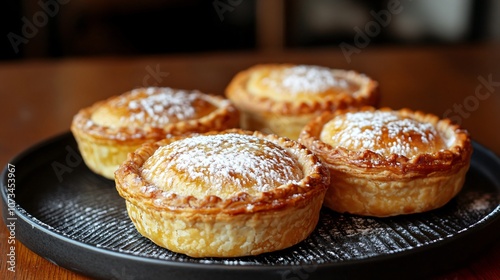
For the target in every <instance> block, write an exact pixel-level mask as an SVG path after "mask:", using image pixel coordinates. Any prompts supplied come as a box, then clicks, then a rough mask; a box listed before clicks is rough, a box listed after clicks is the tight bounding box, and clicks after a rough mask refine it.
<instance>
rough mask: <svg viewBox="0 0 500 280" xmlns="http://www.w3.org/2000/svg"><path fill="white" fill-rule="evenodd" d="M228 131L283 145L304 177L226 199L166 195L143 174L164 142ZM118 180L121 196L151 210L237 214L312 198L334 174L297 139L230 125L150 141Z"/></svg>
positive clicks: (130, 159) (119, 172) (118, 174)
mask: <svg viewBox="0 0 500 280" xmlns="http://www.w3.org/2000/svg"><path fill="white" fill-rule="evenodd" d="M228 133H237V134H245V135H252V136H256V137H259V138H263V139H267V140H269V141H271V142H273V143H274V144H277V145H278V146H281V147H282V148H284V149H285V150H287V152H289V153H291V154H292V155H293V156H294V157H297V159H298V160H299V163H300V164H301V167H302V170H303V172H304V176H303V178H302V179H301V180H300V181H298V182H292V181H291V182H289V183H287V184H284V185H281V186H279V187H276V188H274V189H272V190H270V191H265V192H260V193H259V194H262V195H261V196H260V197H259V196H255V195H253V196H252V195H249V194H247V193H245V192H241V193H237V194H235V195H233V196H231V197H229V198H225V199H224V198H220V197H218V196H216V195H207V196H205V197H203V198H196V197H194V196H191V195H190V196H181V195H176V194H173V193H171V194H168V195H167V196H164V195H162V193H163V192H164V191H163V190H161V189H159V188H157V187H155V186H151V184H150V183H148V182H147V181H146V180H145V178H143V177H142V176H141V174H140V172H141V170H140V169H141V167H142V166H143V164H144V162H145V161H146V160H147V159H148V158H149V157H150V156H151V155H153V153H154V152H155V151H156V149H158V148H159V147H160V146H163V145H168V143H171V142H174V141H176V140H181V139H184V138H186V137H192V136H198V135H217V134H228ZM115 180H116V188H117V190H118V192H119V194H120V196H122V197H123V198H125V199H126V200H127V201H129V202H131V203H134V204H135V205H141V207H146V208H147V209H149V210H156V211H169V212H184V213H185V212H194V213H200V214H216V213H224V214H231V215H234V214H244V213H255V212H261V211H269V210H276V209H282V208H285V207H287V206H290V205H297V204H300V203H301V202H303V201H307V200H310V199H312V198H313V197H315V196H316V195H319V194H320V193H324V192H326V190H327V188H328V185H329V181H330V174H329V172H328V170H327V168H326V167H325V166H324V165H323V164H322V162H321V161H320V160H319V158H318V157H317V156H316V155H314V154H313V153H312V152H311V151H310V150H309V149H307V148H306V147H305V146H303V145H302V144H300V143H298V142H296V141H293V140H290V139H288V138H285V137H279V136H277V135H274V134H264V133H261V132H257V131H255V132H253V131H246V130H242V129H228V130H224V131H211V132H207V133H191V134H187V135H182V136H173V137H170V138H166V139H163V140H160V141H157V142H155V143H146V144H144V145H142V146H141V147H140V148H139V149H137V150H136V151H135V152H134V153H130V154H129V155H128V158H127V160H126V161H125V162H124V163H123V164H122V165H120V167H119V168H118V170H117V171H116V172H115ZM146 187H147V188H146ZM249 206H251V207H249Z"/></svg>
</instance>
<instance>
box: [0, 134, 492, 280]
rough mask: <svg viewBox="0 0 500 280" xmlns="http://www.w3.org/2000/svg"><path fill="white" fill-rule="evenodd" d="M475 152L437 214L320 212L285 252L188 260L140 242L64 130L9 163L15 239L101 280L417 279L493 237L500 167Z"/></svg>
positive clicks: (480, 150)
mask: <svg viewBox="0 0 500 280" xmlns="http://www.w3.org/2000/svg"><path fill="white" fill-rule="evenodd" d="M474 148H475V151H474V154H473V158H472V163H471V169H470V171H469V172H468V174H467V180H466V183H465V186H464V189H463V190H462V192H460V193H459V195H458V196H457V197H456V198H455V199H453V200H452V201H451V202H450V203H448V204H447V205H446V206H444V207H442V208H441V209H438V210H435V211H431V212H428V213H423V214H415V215H408V216H400V217H393V218H383V219H379V218H364V217H358V216H353V215H342V214H337V213H334V212H332V211H329V210H327V209H323V210H322V213H321V218H320V221H319V224H318V226H317V228H316V230H315V231H314V232H313V233H312V234H311V236H310V237H309V238H308V239H306V240H305V241H303V242H301V243H300V244H298V245H296V246H294V247H292V248H289V249H286V250H282V251H278V252H274V253H268V254H263V255H259V256H256V257H241V258H229V259H225V258H202V259H195V258H190V257H187V256H185V255H182V254H176V253H173V252H171V251H169V250H166V249H163V248H161V247H158V246H157V245H155V244H154V243H152V242H151V241H149V240H148V239H146V238H144V237H142V236H141V235H140V234H139V233H138V232H137V231H136V230H135V228H134V226H133V224H132V223H131V221H130V220H129V218H128V216H127V212H126V209H125V203H124V200H123V199H122V198H121V197H119V195H118V193H117V192H116V190H115V188H114V182H113V181H110V180H107V179H104V178H103V177H100V176H98V175H95V174H94V173H92V172H91V171H90V170H89V169H88V168H87V167H86V166H85V164H84V163H83V161H82V159H81V157H80V154H79V153H78V149H77V147H76V143H75V141H74V139H73V137H72V136H71V134H69V133H67V134H64V135H61V136H59V137H56V138H54V139H51V140H49V141H46V142H44V143H41V144H40V145H38V146H36V147H33V148H32V149H30V150H28V151H26V152H25V153H23V154H21V155H19V156H18V157H17V158H16V159H15V160H13V161H12V162H11V163H12V164H14V165H15V167H16V171H15V175H16V189H15V195H16V206H15V214H16V217H17V225H16V226H17V227H16V231H17V232H16V238H17V239H18V240H19V241H21V242H22V243H23V244H25V245H26V246H27V247H28V248H30V249H31V250H33V251H34V252H35V253H37V254H39V255H41V256H43V257H45V258H47V259H49V260H51V261H52V262H54V263H56V264H58V265H61V266H63V267H65V268H68V269H71V270H74V271H77V272H80V273H83V274H86V275H90V276H93V277H97V278H107V279H110V278H115V279H155V278H165V277H166V275H169V276H168V277H169V278H170V277H172V279H175V278H176V277H179V278H180V279H216V278H217V279H234V278H235V277H238V278H239V279H251V278H252V279H255V277H259V278H261V279H313V278H314V279H316V278H318V279H319V278H323V277H326V276H328V277H329V278H331V277H332V276H335V277H334V278H335V279H347V278H349V279H350V278H357V277H375V276H376V277H385V278H399V277H402V276H404V277H406V278H408V277H410V278H419V277H422V276H425V275H429V274H433V273H437V272H442V271H443V270H446V269H450V268H452V267H455V266H457V265H459V264H460V263H461V262H462V261H465V260H467V259H468V258H470V257H471V256H473V255H474V254H475V253H478V252H480V251H481V249H483V248H484V246H485V245H487V244H489V243H491V242H492V241H494V240H496V239H497V238H498V235H499V233H500V206H499V205H500V174H499V172H498V171H500V161H499V159H498V157H497V156H495V155H494V154H492V153H491V152H489V151H488V150H487V149H485V148H484V147H482V146H480V145H478V144H477V143H474ZM6 174H7V170H4V172H3V173H2V198H3V201H4V203H3V205H4V209H3V210H4V211H3V214H4V219H7V218H8V216H7V211H6V210H7V203H6V202H7V198H6V193H7V191H6V183H7V178H6Z"/></svg>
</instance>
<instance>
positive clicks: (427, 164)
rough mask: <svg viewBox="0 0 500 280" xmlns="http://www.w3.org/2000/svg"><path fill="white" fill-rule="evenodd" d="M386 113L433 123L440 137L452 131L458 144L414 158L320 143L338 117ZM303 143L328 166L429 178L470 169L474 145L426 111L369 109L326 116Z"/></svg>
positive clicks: (308, 130)
mask: <svg viewBox="0 0 500 280" xmlns="http://www.w3.org/2000/svg"><path fill="white" fill-rule="evenodd" d="M363 111H372V112H373V111H382V112H395V113H397V114H398V115H401V116H408V117H410V118H413V119H415V120H417V121H422V122H427V123H431V124H432V125H433V126H434V127H435V128H436V130H437V131H438V133H440V134H441V133H443V131H444V130H451V131H452V132H453V133H454V135H455V141H454V142H453V143H452V144H451V145H448V144H446V145H447V147H448V148H447V149H443V150H439V151H437V152H434V153H420V154H418V155H416V156H414V157H412V158H408V157H406V156H404V155H400V154H395V153H393V154H391V155H390V156H384V155H381V154H379V153H376V152H374V151H371V150H364V151H353V150H349V149H347V148H344V147H333V146H332V145H330V144H327V143H325V142H323V141H321V140H320V138H319V135H320V133H321V130H322V129H323V126H324V125H325V124H326V123H327V122H329V121H330V120H331V119H333V118H334V117H336V116H338V115H341V114H345V113H348V112H363ZM299 142H300V143H302V144H304V145H305V146H306V147H308V148H309V149H310V150H311V151H313V152H314V153H316V154H317V155H319V156H320V158H321V159H322V160H324V161H325V162H326V163H328V164H330V165H331V164H334V165H347V166H349V167H351V168H355V169H365V168H367V167H368V168H370V169H371V170H372V171H370V173H372V172H373V173H375V172H379V171H381V170H384V171H387V170H389V171H391V172H392V173H393V174H397V175H411V176H413V177H420V176H426V175H428V174H429V173H432V172H436V171H438V172H439V171H442V172H448V171H450V170H453V171H455V170H459V169H460V168H462V167H463V166H465V165H467V164H468V162H469V160H470V157H471V154H472V145H471V140H470V136H469V133H468V132H467V131H466V130H465V129H462V128H461V127H460V126H459V125H457V124H455V123H453V122H452V121H451V120H450V119H440V118H439V117H438V116H436V115H434V114H430V113H424V112H422V111H418V110H416V111H413V110H411V109H408V108H402V109H399V110H393V109H391V108H389V107H383V108H379V109H376V108H374V107H370V106H365V107H362V108H359V109H346V110H338V111H335V112H324V113H323V114H321V115H320V116H318V117H317V118H315V119H314V120H313V121H311V122H310V123H309V124H308V125H306V126H305V127H304V129H303V130H302V132H301V135H300V137H299Z"/></svg>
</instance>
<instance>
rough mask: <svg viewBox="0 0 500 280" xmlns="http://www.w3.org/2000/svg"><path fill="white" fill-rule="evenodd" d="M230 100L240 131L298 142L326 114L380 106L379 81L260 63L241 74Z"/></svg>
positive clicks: (336, 71)
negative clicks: (347, 109)
mask: <svg viewBox="0 0 500 280" xmlns="http://www.w3.org/2000/svg"><path fill="white" fill-rule="evenodd" d="M226 96H227V97H228V98H229V99H230V100H231V101H233V103H234V104H235V105H236V106H237V107H238V109H239V110H240V111H241V127H242V128H244V129H249V130H260V131H263V132H266V133H275V134H278V135H280V136H285V137H288V138H290V139H294V140H296V139H297V138H298V137H299V134H300V131H301V130H302V128H304V126H305V125H306V124H307V123H309V122H310V121H311V120H312V119H313V118H314V117H315V116H317V115H319V114H320V113H321V112H323V111H334V110H337V109H345V108H358V107H361V106H365V105H370V106H376V105H377V104H376V103H377V102H378V97H379V96H378V83H377V82H375V81H374V80H372V79H370V78H369V77H367V76H365V75H362V74H358V73H356V72H354V71H346V70H339V69H330V68H326V67H320V66H313V65H293V64H260V65H256V66H253V67H251V68H249V69H247V70H245V71H241V72H239V73H238V74H237V75H236V76H235V77H234V78H233V80H232V81H231V82H230V84H229V85H228V87H227V88H226Z"/></svg>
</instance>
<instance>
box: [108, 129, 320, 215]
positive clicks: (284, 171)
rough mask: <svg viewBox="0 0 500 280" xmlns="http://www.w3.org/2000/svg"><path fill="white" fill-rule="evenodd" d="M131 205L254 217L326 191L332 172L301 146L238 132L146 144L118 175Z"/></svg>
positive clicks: (285, 140) (117, 178) (125, 164)
mask: <svg viewBox="0 0 500 280" xmlns="http://www.w3.org/2000/svg"><path fill="white" fill-rule="evenodd" d="M115 178H116V180H117V189H118V192H119V193H120V195H121V196H122V197H124V198H125V199H126V200H128V201H129V202H132V203H133V204H136V205H141V207H146V208H147V209H152V210H169V211H183V212H186V211H193V212H197V213H207V214H208V213H219V212H222V213H226V214H238V213H252V212H258V211H266V210H271V209H278V208H282V207H286V206H288V205H295V204H296V203H299V201H303V200H304V199H306V198H307V197H312V196H315V195H317V194H319V193H321V192H324V191H325V190H326V187H327V184H328V183H329V174H328V171H327V170H326V168H325V167H324V166H323V165H322V164H321V162H320V161H319V159H318V158H317V157H316V156H315V155H314V154H312V153H311V152H310V151H309V150H307V149H306V148H305V147H304V146H302V145H300V144H299V143H297V142H295V141H291V140H289V139H286V138H281V137H278V136H276V135H264V134H262V133H259V132H249V131H243V130H238V129H232V130H227V131H224V132H209V133H205V134H191V135H188V136H178V137H172V138H168V139H164V140H161V141H159V142H156V143H149V144H145V145H143V146H142V147H141V148H139V149H138V150H137V151H136V152H135V153H131V154H130V155H129V158H128V159H127V161H126V162H125V163H124V164H122V165H121V166H120V168H119V169H118V170H117V171H116V173H115Z"/></svg>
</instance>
